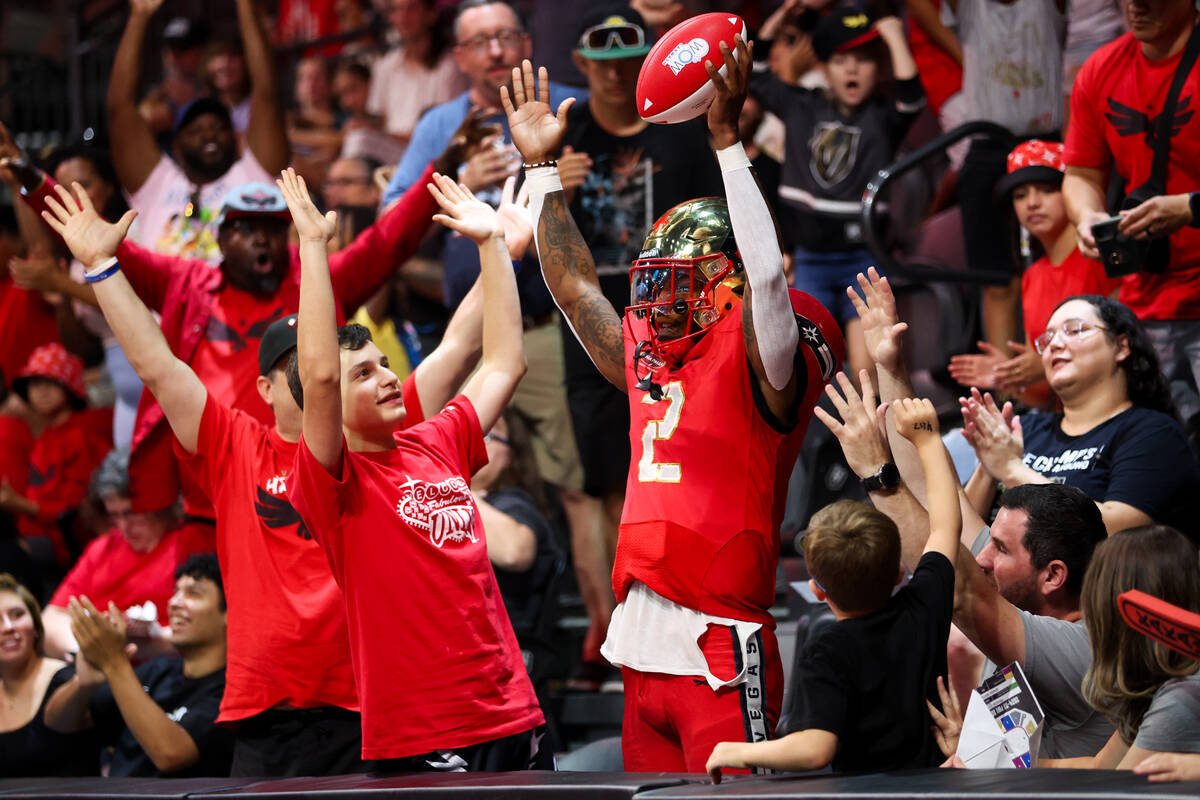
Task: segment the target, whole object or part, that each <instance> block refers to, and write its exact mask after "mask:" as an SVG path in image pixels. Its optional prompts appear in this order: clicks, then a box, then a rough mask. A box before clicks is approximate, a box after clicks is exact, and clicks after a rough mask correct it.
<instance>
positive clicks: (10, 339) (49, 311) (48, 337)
mask: <svg viewBox="0 0 1200 800" xmlns="http://www.w3.org/2000/svg"><path fill="white" fill-rule="evenodd" d="M5 266H7V265H5ZM4 272H5V277H0V370H3V371H4V381H5V383H6V384H7V385H8V386H10V387H11V386H12V380H13V378H15V377H16V376H17V372H19V371H20V369H21V367H23V366H25V362H26V361H28V360H29V356H30V354H31V353H33V351H34V350H36V349H37V348H39V347H41V346H42V345H44V344H49V343H50V342H57V341H58V323H57V322H56V321H55V319H54V309H53V308H52V307H51V306H50V304H49V303H47V302H46V301H45V300H43V299H42V296H41V294H40V293H38V292H30V291H27V290H25V289H18V288H17V287H16V285H15V284H13V282H12V280H11V279H9V278H8V277H7V269H5V270H4Z"/></svg>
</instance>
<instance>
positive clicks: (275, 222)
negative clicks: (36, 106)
mask: <svg viewBox="0 0 1200 800" xmlns="http://www.w3.org/2000/svg"><path fill="white" fill-rule="evenodd" d="M486 133H487V130H486V129H484V128H482V127H481V126H480V125H479V123H478V121H477V120H476V119H474V118H470V119H468V120H466V121H464V123H463V124H462V126H460V127H459V129H458V131H457V133H456V135H455V136H454V137H452V138H451V141H450V142H449V144H448V145H447V146H446V149H445V150H444V151H443V152H442V154H441V156H439V157H438V159H437V160H436V162H435V163H433V164H430V165H428V166H427V167H426V170H425V174H424V175H423V177H422V178H421V179H420V180H418V181H416V182H415V183H414V184H413V187H412V188H411V189H410V191H408V192H406V193H405V195H404V197H403V198H401V200H400V202H399V203H397V204H396V206H395V207H394V208H393V209H392V210H391V211H389V212H388V213H386V214H384V215H383V216H382V217H380V219H379V221H378V222H376V223H375V224H374V225H372V226H371V227H369V228H367V229H366V230H364V231H363V232H362V233H360V234H359V235H358V236H357V237H356V238H355V240H354V241H353V242H352V243H351V244H350V245H349V246H348V247H346V248H344V249H342V250H341V251H340V252H338V253H335V254H334V255H332V256H331V257H330V272H331V275H332V278H333V287H334V293H335V296H336V297H337V299H338V306H339V308H338V310H339V322H341V321H343V320H344V319H345V317H346V315H349V314H352V313H353V312H354V310H355V309H356V308H358V307H359V306H360V305H362V303H363V302H365V301H366V299H367V298H369V297H370V296H371V295H372V294H373V293H374V292H375V290H377V289H378V288H379V287H380V286H382V285H383V284H384V282H385V281H386V280H387V279H388V277H389V276H390V275H391V273H392V271H393V270H394V269H395V267H396V266H397V265H399V264H401V263H403V262H404V261H405V260H406V259H408V258H409V257H410V256H411V255H412V253H413V252H414V251H415V249H416V247H417V245H418V244H419V242H420V239H421V235H422V234H423V233H424V231H425V228H426V227H427V226H428V224H429V221H430V219H431V218H432V216H433V212H434V210H435V204H434V201H433V199H432V198H431V197H430V195H429V192H428V191H426V189H425V183H427V182H428V181H429V180H430V177H431V175H432V170H433V169H434V166H435V164H436V167H437V169H438V171H440V172H442V173H443V174H446V173H448V174H455V171H456V170H457V169H458V165H459V164H460V163H462V161H463V160H464V159H465V158H466V157H468V156H469V155H470V154H471V153H472V152H473V151H474V150H475V149H476V148H477V147H478V146H479V142H480V140H481V139H482V138H483V136H484V135H485V134H486ZM54 185H55V184H54V182H53V181H51V180H49V179H48V178H45V179H43V181H42V184H41V185H40V186H39V187H37V188H36V190H35V191H32V192H27V193H26V199H27V200H28V201H29V202H31V203H32V204H33V205H34V207H35V208H38V209H39V210H40V209H44V208H46V207H47V206H46V204H47V203H48V202H49V203H57V202H58V200H56V199H54V198H55V195H53V187H54ZM48 198H49V199H48ZM221 208H222V210H221V214H220V215H219V217H218V218H217V226H218V230H219V240H220V243H221V252H222V258H223V260H222V262H221V267H220V269H212V268H210V267H209V266H208V264H207V263H206V262H204V261H202V260H199V259H185V258H178V257H172V256H166V255H161V254H156V253H151V252H150V251H148V250H146V249H145V248H143V247H140V246H138V245H136V244H133V243H131V242H129V241H125V242H123V243H122V244H121V246H120V248H119V249H118V251H117V257H118V258H119V259H120V268H121V271H122V272H123V273H124V274H125V276H126V277H127V278H128V279H129V282H130V283H131V284H133V287H134V289H135V290H136V291H137V293H138V295H139V296H140V297H141V298H142V300H143V301H144V302H145V303H146V305H148V306H150V308H152V309H153V310H155V311H158V312H160V313H161V314H162V329H163V332H164V333H165V334H166V337H167V341H168V342H169V343H170V345H171V350H172V351H173V352H174V353H175V354H176V355H177V356H178V357H179V358H180V359H182V360H183V361H184V362H185V363H187V364H188V365H189V366H190V367H191V368H192V369H193V370H194V371H195V372H196V374H197V375H198V376H199V377H200V380H201V381H202V382H203V383H204V385H205V386H206V387H207V389H208V391H209V392H210V393H211V394H212V395H213V396H214V397H215V398H216V399H217V400H218V401H219V402H220V403H221V404H223V405H225V406H228V407H230V408H235V409H239V410H242V411H245V412H247V413H248V414H250V415H251V416H253V417H255V418H256V419H258V420H259V421H260V422H262V423H264V424H266V425H270V424H271V423H272V416H271V412H270V410H269V409H268V408H267V406H266V404H265V403H263V401H262V399H261V398H260V397H259V396H258V393H257V392H256V391H255V389H254V386H255V379H256V378H257V377H258V364H257V362H256V360H255V353H256V352H257V349H258V342H259V340H260V339H261V338H262V335H263V333H264V331H265V330H266V329H267V327H268V326H269V325H270V324H271V323H272V322H273V321H275V320H276V319H279V318H280V317H283V316H285V315H287V314H289V313H292V312H295V311H296V310H297V308H298V307H299V297H300V294H299V292H300V256H299V252H300V251H299V249H298V247H297V246H295V245H289V244H288V240H287V229H288V228H287V224H286V220H287V218H288V214H287V208H286V206H285V205H284V202H283V198H282V197H281V196H280V195H279V192H278V190H277V189H276V188H275V187H274V186H273V185H266V184H259V185H256V184H249V185H246V186H242V187H239V188H238V189H236V190H234V191H232V192H230V193H229V195H228V196H227V198H226V201H225V203H224V204H223V205H222V207H221ZM93 277H94V276H93ZM178 488H179V484H178V477H177V469H176V466H175V459H174V456H173V454H172V453H171V432H170V429H169V427H168V426H167V425H166V423H165V421H164V419H163V413H162V409H161V408H160V407H159V406H158V404H157V403H156V402H155V401H154V398H153V396H152V395H151V394H150V393H149V392H145V393H143V395H142V402H141V405H140V406H139V409H138V421H137V424H136V426H135V428H134V433H133V446H132V453H131V456H130V490H131V497H132V500H133V509H134V510H135V511H154V510H157V509H160V508H163V507H164V506H166V505H170V503H172V502H174V499H175V497H176V494H177V492H178ZM183 489H184V512H185V513H186V514H187V515H188V516H189V517H193V518H199V519H201V520H211V519H212V518H213V511H212V506H211V504H210V503H209V501H208V498H207V497H205V495H204V493H203V492H201V491H200V489H199V488H198V487H197V486H195V485H194V483H192V482H190V481H189V482H186V483H185V484H184V486H183ZM200 524H203V523H200ZM210 524H211V523H210ZM210 530H211V529H210Z"/></svg>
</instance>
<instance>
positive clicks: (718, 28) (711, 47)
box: [637, 12, 746, 123]
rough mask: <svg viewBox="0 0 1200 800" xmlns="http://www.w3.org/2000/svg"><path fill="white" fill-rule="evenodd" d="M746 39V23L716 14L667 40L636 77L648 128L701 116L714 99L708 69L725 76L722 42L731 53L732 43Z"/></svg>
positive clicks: (639, 102) (674, 32)
mask: <svg viewBox="0 0 1200 800" xmlns="http://www.w3.org/2000/svg"><path fill="white" fill-rule="evenodd" d="M734 36H741V37H742V39H743V40H744V39H746V23H745V22H743V21H742V18H741V17H739V16H738V15H736V14H723V13H720V12H713V13H711V14H701V15H699V16H696V17H692V18H691V19H687V20H684V21H683V22H681V23H679V24H678V25H676V26H675V27H674V28H671V30H669V31H667V32H666V33H665V34H663V37H662V38H661V39H659V40H658V41H657V42H656V43H655V45H654V47H653V48H651V50H650V52H649V53H647V54H646V60H645V61H643V62H642V71H641V72H640V73H638V82H637V105H638V113H639V114H641V115H642V119H644V120H646V121H647V122H662V123H669V122H684V121H686V120H689V119H692V118H694V117H698V116H700V115H701V114H703V113H704V112H705V111H706V110H707V109H708V106H709V104H711V103H712V100H713V96H714V95H715V94H716V91H717V89H716V87H715V86H713V83H712V80H710V79H709V77H708V72H706V71H705V69H704V62H705V61H711V62H712V63H713V66H715V67H718V69H719V71H720V73H721V74H722V75H724V74H725V71H726V70H725V59H724V57H723V56H722V55H721V48H720V44H721V42H725V43H726V44H727V45H729V49H730V50H733V51H734V52H733V57H734V58H735V59H736V58H737V51H736V50H734V48H733V37H734Z"/></svg>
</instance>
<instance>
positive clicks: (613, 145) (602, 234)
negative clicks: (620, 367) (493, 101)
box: [563, 103, 724, 382]
mask: <svg viewBox="0 0 1200 800" xmlns="http://www.w3.org/2000/svg"><path fill="white" fill-rule="evenodd" d="M563 145H564V146H565V145H570V146H571V147H573V148H574V149H575V151H576V152H579V153H587V154H588V155H589V156H590V157H591V159H592V169H591V173H590V174H589V175H588V178H587V180H586V181H585V182H584V184H583V185H582V186H580V187H579V188H578V189H576V190H575V197H574V199H573V200H572V203H571V214H572V216H574V218H575V222H576V224H577V225H578V226H579V232H580V233H581V234H582V235H583V240H584V241H585V242H586V243H587V246H588V249H589V250H591V251H592V258H593V259H594V260H595V262H596V275H597V276H598V277H599V279H600V288H601V290H602V291H603V292H604V296H605V297H607V298H608V301H609V302H610V303H612V305H613V308H615V309H616V310H617V314H618V315H620V314H624V312H625V307H626V306H628V305H629V267H630V266H631V265H632V264H633V260H634V259H635V258H637V255H638V253H639V252H641V249H642V244H643V243H644V242H645V240H646V234H647V233H648V232H649V230H650V226H651V225H653V224H654V223H655V221H657V220H658V218H659V217H660V216H662V215H663V214H664V213H665V212H666V211H668V210H669V209H671V208H672V207H674V206H677V205H679V204H680V203H682V202H684V201H686V200H693V199H696V198H698V197H714V196H723V195H724V184H723V183H722V181H721V171H720V168H719V167H718V166H717V159H716V156H715V155H713V151H712V148H711V147H710V146H709V143H708V130H707V128H706V127H705V124H704V121H703V120H702V119H697V120H691V121H689V122H684V123H680V124H678V125H647V126H646V127H645V128H643V129H642V130H641V131H639V132H637V133H635V134H633V135H632V136H614V135H613V134H611V133H609V132H608V131H606V130H605V129H604V128H602V127H601V126H600V125H599V123H597V122H596V120H595V119H594V118H593V117H592V111H591V108H589V107H588V104H587V103H577V104H576V105H575V106H574V107H573V108H572V109H571V110H570V112H569V113H568V115H567V135H566V138H565V140H564V141H563ZM564 334H565V335H564V336H563V339H564V340H565V342H564V346H563V354H564V357H565V359H566V374H567V381H568V382H571V381H572V379H573V378H575V377H577V376H592V375H594V374H596V368H595V366H593V365H592V362H591V359H589V358H588V356H587V353H585V352H584V350H583V348H582V347H581V346H580V344H579V343H578V342H577V341H576V340H575V336H574V334H572V333H571V332H570V330H569V329H564Z"/></svg>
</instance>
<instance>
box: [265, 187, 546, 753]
mask: <svg viewBox="0 0 1200 800" xmlns="http://www.w3.org/2000/svg"><path fill="white" fill-rule="evenodd" d="M434 180H435V182H436V187H434V186H431V187H430V191H431V192H432V193H433V195H434V197H435V198H436V199H437V201H438V203H439V204H440V205H441V207H442V209H443V211H444V212H445V213H444V214H438V215H435V217H434V219H436V220H438V221H440V222H442V223H443V224H445V225H446V226H447V227H449V228H451V229H452V230H455V231H457V232H458V233H461V234H463V235H465V236H468V237H470V238H471V239H472V240H474V241H475V242H476V244H477V245H478V246H479V251H480V261H481V278H480V282H481V284H482V286H483V296H484V309H483V357H482V361H481V363H480V366H479V370H478V371H477V372H476V373H475V374H474V375H473V376H472V377H471V378H470V380H468V381H467V383H466V385H465V386H464V387H463V390H462V394H461V395H459V396H458V397H456V398H454V399H453V400H451V401H450V402H449V403H448V404H447V406H446V408H445V410H443V411H442V412H440V413H438V414H436V415H434V416H433V418H431V419H430V420H428V421H427V422H425V423H424V424H422V425H419V426H417V427H415V428H413V429H411V430H408V431H397V428H398V427H399V426H400V423H401V422H402V421H403V419H404V416H405V406H404V400H403V395H402V392H401V390H400V386H399V381H397V379H396V376H395V374H394V373H392V372H391V370H389V369H388V368H387V362H386V360H385V359H384V357H383V355H382V353H381V352H380V351H379V348H378V347H376V346H375V345H374V344H373V343H372V342H371V341H370V339H369V334H368V333H367V331H366V329H365V328H363V327H362V326H358V325H347V326H344V327H342V328H340V329H339V328H338V327H337V314H336V306H335V304H334V295H333V290H332V287H331V284H330V279H329V267H328V256H327V252H326V243H327V242H328V240H329V238H330V236H332V235H333V232H334V227H335V223H336V214H335V213H334V212H330V213H329V214H328V215H326V216H324V217H322V216H321V213H320V212H319V211H317V209H316V207H315V206H314V205H313V203H312V200H311V199H310V198H309V196H308V191H307V189H306V187H305V185H304V181H303V179H300V178H297V177H296V175H295V173H294V172H292V170H290V169H289V170H287V171H285V172H284V174H283V180H282V181H280V188H281V189H282V191H283V196H284V199H286V200H287V203H288V207H289V208H290V209H291V211H292V218H293V220H294V222H295V224H296V230H297V232H298V233H299V236H300V263H301V280H300V321H299V330H298V334H297V359H296V361H295V362H294V364H295V367H296V368H295V369H292V364H289V366H288V380H289V384H290V385H291V388H292V392H293V395H294V396H295V397H296V401H297V404H298V405H299V406H300V408H301V409H302V412H303V414H302V423H303V431H304V432H303V436H302V437H301V440H300V445H299V447H298V450H297V453H296V479H295V481H294V482H293V483H292V485H291V486H290V487H289V494H290V496H291V499H292V502H293V503H294V504H295V506H296V509H297V511H299V513H300V517H301V519H303V520H304V522H305V524H306V525H308V527H309V528H310V530H312V531H313V534H314V536H317V537H318V538H319V539H320V542H321V545H322V547H324V549H325V554H326V556H327V557H328V558H329V564H330V566H331V567H332V568H333V574H334V577H335V578H336V579H337V582H338V585H339V586H341V587H342V590H343V591H344V592H345V595H346V606H347V613H348V622H349V629H350V648H351V649H350V652H351V658H352V660H353V662H354V674H355V679H356V683H357V685H358V689H359V693H360V696H361V699H362V717H363V758H364V759H370V760H385V759H386V760H388V763H387V764H386V765H385V766H386V767H387V768H389V769H402V770H412V771H428V770H447V769H453V770H461V769H466V770H471V771H476V770H481V771H501V770H512V769H524V768H529V767H533V766H540V765H547V764H548V753H546V752H545V751H544V750H540V748H539V747H538V743H539V740H540V738H541V731H540V730H539V728H540V726H541V725H542V723H543V721H544V720H543V717H542V712H541V710H540V709H539V708H538V704H537V699H536V697H535V696H534V693H533V687H532V685H531V684H530V681H529V678H528V676H527V675H526V673H525V668H524V664H523V662H522V659H521V653H520V649H519V647H518V645H517V641H516V636H515V635H514V634H513V630H512V626H511V625H510V624H509V622H508V619H507V617H506V615H505V612H504V606H503V604H502V601H501V598H500V591H499V589H498V588H497V586H496V578H495V574H494V573H493V572H492V569H491V566H490V565H489V563H488V556H487V546H486V543H485V541H484V535H483V534H484V532H483V527H482V524H481V523H480V519H479V515H478V512H477V510H476V508H475V504H474V501H473V499H472V497H471V490H470V485H469V484H470V478H471V474H472V473H474V472H475V470H477V469H478V468H479V467H481V466H483V464H485V463H486V462H487V455H486V450H485V449H484V442H483V431H484V430H489V429H491V426H492V424H493V423H494V422H495V421H496V419H497V417H499V416H500V413H501V411H502V410H503V409H504V407H505V405H506V404H507V403H508V401H509V398H510V397H511V396H512V392H513V389H514V388H515V387H516V385H517V382H518V381H519V380H520V379H521V376H522V375H523V374H524V372H525V356H524V345H523V339H522V324H521V312H520V304H519V301H518V299H517V286H516V280H515V279H514V276H513V271H512V267H511V263H510V258H509V253H508V250H507V249H506V247H505V242H504V228H503V224H502V223H501V221H500V218H499V216H498V215H497V214H496V212H495V211H494V210H493V209H492V208H491V207H490V206H488V205H486V204H484V203H481V202H479V201H478V200H476V199H475V198H474V196H472V195H471V194H470V192H469V191H467V190H466V188H465V187H461V186H458V185H456V184H455V183H454V182H453V181H451V180H450V179H448V178H446V177H444V176H441V175H435V176H434ZM398 587H403V590H402V591H397V588H398Z"/></svg>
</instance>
